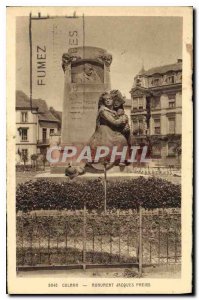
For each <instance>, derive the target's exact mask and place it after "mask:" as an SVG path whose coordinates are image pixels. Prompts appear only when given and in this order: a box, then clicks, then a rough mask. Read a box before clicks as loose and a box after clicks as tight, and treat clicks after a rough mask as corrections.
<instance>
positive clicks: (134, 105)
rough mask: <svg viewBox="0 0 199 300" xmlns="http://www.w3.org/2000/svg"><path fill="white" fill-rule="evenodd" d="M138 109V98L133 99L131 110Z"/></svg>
mask: <svg viewBox="0 0 199 300" xmlns="http://www.w3.org/2000/svg"><path fill="white" fill-rule="evenodd" d="M137 108H138V98H135V99H133V110H136V109H137Z"/></svg>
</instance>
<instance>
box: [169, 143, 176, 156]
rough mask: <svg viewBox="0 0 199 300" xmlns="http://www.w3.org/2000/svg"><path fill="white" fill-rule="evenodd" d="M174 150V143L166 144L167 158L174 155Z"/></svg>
mask: <svg viewBox="0 0 199 300" xmlns="http://www.w3.org/2000/svg"><path fill="white" fill-rule="evenodd" d="M175 148H176V145H175V143H172V142H170V143H168V156H175V155H176V152H175Z"/></svg>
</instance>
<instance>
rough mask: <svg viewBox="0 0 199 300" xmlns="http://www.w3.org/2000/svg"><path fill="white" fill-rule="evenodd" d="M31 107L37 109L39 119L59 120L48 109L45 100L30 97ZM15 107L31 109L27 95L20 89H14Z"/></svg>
mask: <svg viewBox="0 0 199 300" xmlns="http://www.w3.org/2000/svg"><path fill="white" fill-rule="evenodd" d="M32 107H33V108H35V109H38V119H39V120H40V121H48V122H60V120H59V119H57V118H56V117H55V116H54V115H53V114H52V113H51V112H50V111H49V109H48V105H47V104H46V101H45V100H42V99H32ZM16 108H27V109H31V106H30V99H29V97H28V96H27V95H26V94H25V93H24V92H22V91H16Z"/></svg>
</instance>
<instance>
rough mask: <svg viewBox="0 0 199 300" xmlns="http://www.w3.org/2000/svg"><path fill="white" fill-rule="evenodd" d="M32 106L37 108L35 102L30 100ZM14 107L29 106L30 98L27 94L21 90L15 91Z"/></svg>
mask: <svg viewBox="0 0 199 300" xmlns="http://www.w3.org/2000/svg"><path fill="white" fill-rule="evenodd" d="M32 107H33V108H35V109H36V108H38V107H37V105H36V104H35V103H33V102H32ZM16 108H29V109H30V108H31V106H30V99H29V98H28V96H27V95H26V94H25V93H24V92H22V91H16Z"/></svg>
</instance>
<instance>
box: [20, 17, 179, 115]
mask: <svg viewBox="0 0 199 300" xmlns="http://www.w3.org/2000/svg"><path fill="white" fill-rule="evenodd" d="M45 22H46V21H45ZM49 22H51V21H49ZM53 22H54V23H53V24H55V22H56V21H55V20H54V21H53ZM59 22H60V24H59V26H62V27H63V26H65V25H62V23H61V21H59ZM33 25H34V24H33ZM65 27H67V26H65ZM64 30H65V29H64ZM64 30H63V32H62V39H61V40H59V39H58V40H57V41H54V44H52V39H51V38H52V34H51V32H52V24H50V23H47V22H46V23H42V25H41V24H39V25H37V27H36V30H34V27H33V47H34V38H35V40H36V39H39V40H40V43H43V44H45V45H46V48H47V49H48V52H47V58H48V59H49V57H50V53H51V54H52V51H54V52H53V53H54V54H53V59H54V61H53V63H54V66H55V67H54V69H53V72H52V71H49V72H47V71H48V70H51V69H52V68H51V69H50V64H51V62H50V61H49V60H48V59H47V61H46V65H47V66H49V68H48V70H46V72H47V75H48V76H47V80H48V86H47V88H46V90H45V92H44V93H40V92H39V91H38V90H35V91H34V84H33V92H34V93H35V94H34V93H33V98H34V96H35V98H43V99H45V100H46V102H47V104H48V105H49V106H53V107H54V108H55V109H57V110H62V100H63V87H64V73H63V71H62V69H61V56H62V54H63V53H64V52H67V50H68V49H67V47H68V46H67V43H66V42H65V38H64V37H65V36H64V32H65V31H64ZM34 34H35V36H34ZM85 46H94V47H100V48H103V49H106V50H107V51H108V52H109V53H111V54H112V56H113V61H112V64H111V69H110V77H111V88H112V89H119V90H120V91H121V92H122V94H123V95H125V96H126V98H130V93H129V91H130V89H131V88H132V85H133V79H134V77H135V75H136V74H137V73H138V72H139V71H140V69H141V68H142V66H144V68H145V70H148V69H149V68H152V67H156V66H161V65H166V64H172V63H175V62H176V61H177V59H178V58H182V18H180V17H132V16H131V17H123V16H122V17H118V16H117V17H85ZM53 47H54V48H53ZM52 48H53V49H52ZM33 52H34V51H33ZM29 53H30V48H29V19H28V18H27V17H18V18H17V23H16V70H17V74H16V75H17V76H16V88H17V89H18V90H22V91H24V92H25V93H26V94H27V95H29V93H30V84H29V81H30V56H29ZM33 54H34V53H33ZM33 67H34V59H33Z"/></svg>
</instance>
